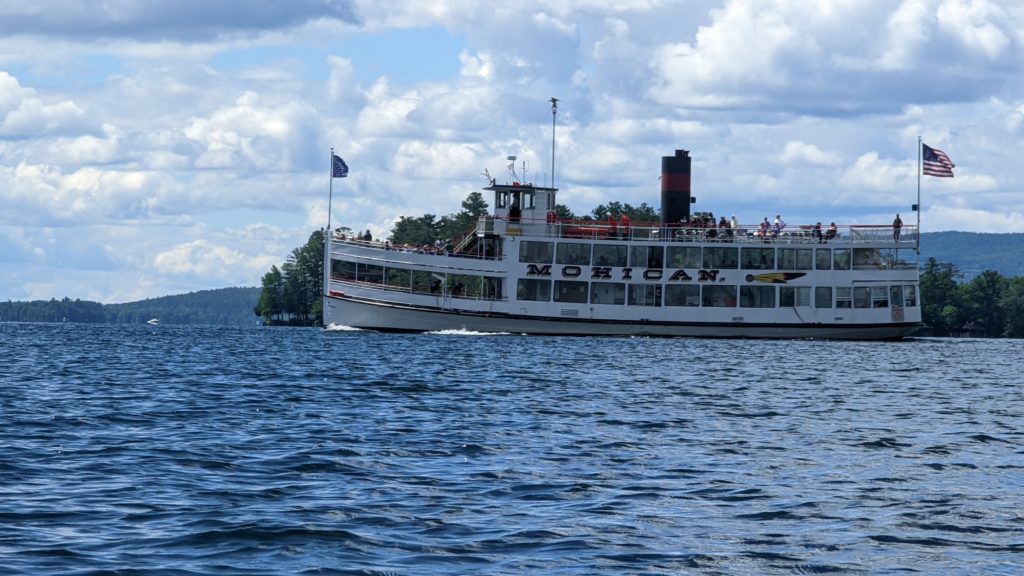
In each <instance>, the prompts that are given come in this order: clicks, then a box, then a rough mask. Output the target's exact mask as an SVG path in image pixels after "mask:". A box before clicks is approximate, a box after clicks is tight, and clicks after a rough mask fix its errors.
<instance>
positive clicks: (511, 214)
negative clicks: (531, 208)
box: [508, 198, 523, 222]
mask: <svg viewBox="0 0 1024 576" xmlns="http://www.w3.org/2000/svg"><path fill="white" fill-rule="evenodd" d="M522 215H523V211H522V209H521V208H519V199H518V198H516V199H515V200H513V201H512V205H511V206H509V208H508V221H509V222H519V219H520V218H521V217H522Z"/></svg>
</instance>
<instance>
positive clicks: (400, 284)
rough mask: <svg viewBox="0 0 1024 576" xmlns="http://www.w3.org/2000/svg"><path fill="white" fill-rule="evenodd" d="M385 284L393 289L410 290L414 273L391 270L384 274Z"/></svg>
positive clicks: (398, 269)
mask: <svg viewBox="0 0 1024 576" xmlns="http://www.w3.org/2000/svg"><path fill="white" fill-rule="evenodd" d="M384 283H385V284H387V285H388V286H391V287H392V288H402V289H404V290H410V289H411V288H412V272H411V271H410V270H407V269H405V268H391V267H390V266H389V267H388V269H387V270H386V271H385V273H384Z"/></svg>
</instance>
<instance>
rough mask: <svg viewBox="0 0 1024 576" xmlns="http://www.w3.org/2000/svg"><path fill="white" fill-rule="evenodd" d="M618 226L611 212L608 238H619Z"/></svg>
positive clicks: (609, 214)
mask: <svg viewBox="0 0 1024 576" xmlns="http://www.w3.org/2000/svg"><path fill="white" fill-rule="evenodd" d="M617 226H618V224H617V223H616V221H615V216H613V215H612V214H611V212H609V213H608V237H609V238H617V237H618V236H619V230H618V228H617Z"/></svg>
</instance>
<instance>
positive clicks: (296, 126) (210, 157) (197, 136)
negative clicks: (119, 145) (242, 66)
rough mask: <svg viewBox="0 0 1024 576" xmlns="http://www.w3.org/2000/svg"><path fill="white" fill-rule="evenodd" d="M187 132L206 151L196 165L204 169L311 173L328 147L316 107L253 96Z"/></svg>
mask: <svg viewBox="0 0 1024 576" xmlns="http://www.w3.org/2000/svg"><path fill="white" fill-rule="evenodd" d="M184 133H185V135H186V136H188V137H189V138H190V139H192V140H194V141H196V142H198V143H200V144H201V145H202V146H203V147H204V148H205V151H204V153H203V154H202V155H201V156H200V157H199V158H198V159H197V160H196V166H197V167H198V168H204V169H209V168H234V169H238V168H241V167H248V168H258V169H260V170H268V169H273V170H280V171H299V170H306V169H310V168H312V167H313V166H314V165H315V162H316V160H317V158H318V157H317V155H316V149H317V144H320V143H322V142H323V138H322V136H321V133H320V124H319V118H318V116H317V114H316V111H315V110H314V109H313V108H312V107H311V106H309V105H307V104H304V103H301V102H278V103H265V102H263V101H262V100H261V98H260V96H259V95H258V94H256V93H254V92H246V93H245V94H243V95H242V96H240V97H239V98H238V99H237V100H236V101H235V103H234V105H232V106H230V107H226V108H222V109H220V110H218V111H216V112H215V113H214V114H213V115H212V116H211V117H209V118H195V119H193V120H192V122H191V123H190V124H189V126H188V127H186V128H185V130H184Z"/></svg>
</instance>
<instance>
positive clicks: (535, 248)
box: [519, 240, 555, 264]
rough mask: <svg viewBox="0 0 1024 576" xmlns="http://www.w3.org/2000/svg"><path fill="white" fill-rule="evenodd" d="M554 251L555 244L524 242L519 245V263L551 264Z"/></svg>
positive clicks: (533, 241) (534, 241)
mask: <svg viewBox="0 0 1024 576" xmlns="http://www.w3.org/2000/svg"><path fill="white" fill-rule="evenodd" d="M554 251H555V243H554V242H538V241H536V240H523V242H522V243H521V244H520V245H519V261H520V262H528V263H531V264H550V263H551V257H552V255H553V254H554Z"/></svg>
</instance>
